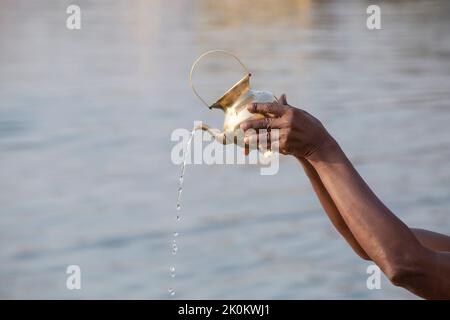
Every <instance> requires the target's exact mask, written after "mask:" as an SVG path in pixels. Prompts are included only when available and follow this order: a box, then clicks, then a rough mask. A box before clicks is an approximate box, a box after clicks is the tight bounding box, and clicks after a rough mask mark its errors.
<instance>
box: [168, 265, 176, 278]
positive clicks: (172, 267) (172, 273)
mask: <svg viewBox="0 0 450 320" xmlns="http://www.w3.org/2000/svg"><path fill="white" fill-rule="evenodd" d="M169 271H170V276H171V277H172V278H175V267H174V266H170V267H169Z"/></svg>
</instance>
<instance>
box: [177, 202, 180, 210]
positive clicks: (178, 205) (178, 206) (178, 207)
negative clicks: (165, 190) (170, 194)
mask: <svg viewBox="0 0 450 320" xmlns="http://www.w3.org/2000/svg"><path fill="white" fill-rule="evenodd" d="M180 209H181V205H180V204H179V203H177V211H180Z"/></svg>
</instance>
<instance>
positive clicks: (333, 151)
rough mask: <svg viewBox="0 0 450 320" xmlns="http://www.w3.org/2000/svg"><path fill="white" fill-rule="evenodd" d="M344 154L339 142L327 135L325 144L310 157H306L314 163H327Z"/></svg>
mask: <svg viewBox="0 0 450 320" xmlns="http://www.w3.org/2000/svg"><path fill="white" fill-rule="evenodd" d="M341 152H342V150H341V148H340V147H339V144H338V143H337V141H336V140H335V139H334V138H333V137H332V136H330V135H329V134H328V135H327V138H326V139H325V140H324V141H323V143H322V144H321V145H320V146H319V147H318V148H317V149H316V150H315V151H314V152H312V153H311V154H310V155H308V156H307V157H305V158H306V159H307V160H308V161H310V162H311V163H312V162H324V161H325V162H326V161H331V160H332V159H334V158H335V157H336V156H339V154H340V153H341Z"/></svg>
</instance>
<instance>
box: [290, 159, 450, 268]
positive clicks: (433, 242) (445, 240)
mask: <svg viewBox="0 0 450 320" xmlns="http://www.w3.org/2000/svg"><path fill="white" fill-rule="evenodd" d="M298 161H299V162H300V163H301V165H302V166H303V169H304V170H305V173H306V175H307V176H308V178H309V180H310V182H311V185H312V187H313V189H314V191H315V193H316V195H317V198H318V199H319V201H320V203H321V205H322V207H323V209H324V211H325V212H326V214H327V216H328V218H329V219H330V221H331V223H332V224H333V225H334V227H335V228H336V230H337V231H338V232H339V233H340V234H341V235H342V236H343V237H344V239H345V240H346V241H347V243H348V244H349V245H350V246H351V247H352V249H353V250H354V251H355V252H356V253H357V254H358V256H360V257H361V258H362V259H364V260H371V259H370V257H369V256H368V255H367V253H366V252H365V251H364V249H363V248H362V247H361V246H360V244H359V243H358V241H357V240H356V239H355V237H354V236H353V234H352V232H351V231H350V229H349V228H348V226H347V224H346V223H345V221H344V219H343V218H342V216H341V213H340V212H339V210H338V209H337V207H336V204H335V203H334V201H333V199H332V198H331V196H330V194H329V193H328V191H327V190H326V188H325V186H324V185H323V183H322V180H321V179H320V176H319V175H318V174H317V171H316V170H315V169H314V167H313V166H312V165H311V164H310V163H309V161H308V160H306V159H305V158H298ZM410 230H411V232H412V233H413V234H414V236H415V237H416V238H417V240H419V242H420V243H421V244H422V245H423V246H425V247H427V248H429V249H431V250H434V251H447V252H450V237H449V236H446V235H443V234H439V233H436V232H432V231H428V230H423V229H417V228H410Z"/></svg>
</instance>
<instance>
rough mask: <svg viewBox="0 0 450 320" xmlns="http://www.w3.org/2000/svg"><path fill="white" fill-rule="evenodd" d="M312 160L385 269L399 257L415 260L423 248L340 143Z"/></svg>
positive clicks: (350, 222) (352, 226)
mask: <svg viewBox="0 0 450 320" xmlns="http://www.w3.org/2000/svg"><path fill="white" fill-rule="evenodd" d="M309 162H310V163H311V165H312V166H313V167H314V169H315V170H316V171H317V173H318V175H319V176H320V179H321V180H322V182H323V184H324V186H325V188H326V189H327V191H328V193H329V194H330V196H331V198H332V199H333V201H334V203H335V204H336V207H337V209H338V210H339V212H340V214H341V215H342V218H343V219H344V221H345V223H346V224H347V226H348V228H349V229H350V230H351V232H352V234H353V235H354V237H355V238H356V240H357V241H358V243H359V244H360V245H361V247H362V248H363V249H364V251H365V252H366V253H367V254H368V255H369V257H370V258H371V259H372V260H373V261H375V262H376V263H377V264H378V265H379V266H380V267H381V268H382V269H383V270H384V271H385V272H387V273H389V271H390V270H389V268H390V266H391V264H392V263H393V262H395V261H396V260H398V259H399V258H401V259H413V256H414V255H413V254H411V253H412V252H415V251H418V250H421V249H422V248H423V247H422V246H421V245H420V243H419V242H418V241H417V239H416V237H415V236H414V235H413V234H412V232H411V231H410V230H409V228H408V227H407V226H406V225H405V224H404V223H403V222H401V221H400V220H399V219H398V218H397V217H396V216H395V215H393V214H392V213H391V212H390V210H389V209H388V208H386V207H385V206H384V204H383V203H382V202H381V201H380V200H379V199H378V198H377V197H376V196H375V194H374V193H373V192H372V190H370V188H369V187H368V186H367V184H366V183H365V182H364V180H363V179H362V178H361V177H360V175H359V174H358V172H357V171H356V170H355V169H354V167H353V166H352V164H351V163H350V161H349V160H348V159H347V157H346V156H345V154H344V153H343V151H342V150H341V148H340V147H339V146H338V145H337V143H330V144H329V145H328V146H327V147H326V148H323V149H321V150H319V151H318V152H317V153H315V154H314V155H313V156H312V157H311V158H310V159H309ZM402 255H405V257H403V256H402Z"/></svg>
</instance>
